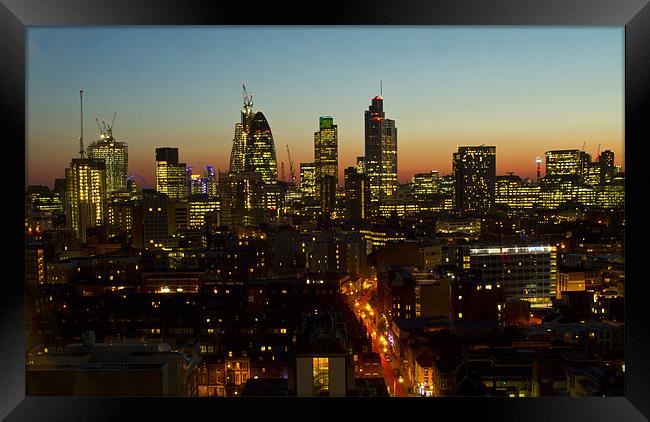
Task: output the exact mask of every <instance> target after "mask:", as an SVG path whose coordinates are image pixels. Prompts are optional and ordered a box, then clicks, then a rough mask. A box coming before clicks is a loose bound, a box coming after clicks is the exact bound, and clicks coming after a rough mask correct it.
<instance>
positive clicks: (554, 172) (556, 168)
mask: <svg viewBox="0 0 650 422" xmlns="http://www.w3.org/2000/svg"><path fill="white" fill-rule="evenodd" d="M581 163H582V159H581V154H580V151H579V150H577V149H568V150H555V151H546V176H547V177H554V176H567V175H581V173H582V171H581Z"/></svg>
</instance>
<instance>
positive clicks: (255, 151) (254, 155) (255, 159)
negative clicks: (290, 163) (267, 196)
mask: <svg viewBox="0 0 650 422" xmlns="http://www.w3.org/2000/svg"><path fill="white" fill-rule="evenodd" d="M244 171H246V172H253V173H259V174H260V175H261V176H262V182H264V184H266V185H272V184H275V183H277V181H278V165H277V162H276V159H275V144H274V143H273V134H272V133H271V127H270V126H269V122H268V121H267V120H266V117H265V116H264V114H263V113H262V112H261V111H258V112H257V113H255V115H254V116H253V119H252V120H251V124H250V128H249V133H248V139H247V141H246V155H245V158H244Z"/></svg>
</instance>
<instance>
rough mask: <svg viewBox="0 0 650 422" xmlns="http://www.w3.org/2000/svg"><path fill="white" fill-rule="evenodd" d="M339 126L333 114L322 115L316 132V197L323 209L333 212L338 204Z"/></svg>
mask: <svg viewBox="0 0 650 422" xmlns="http://www.w3.org/2000/svg"><path fill="white" fill-rule="evenodd" d="M338 167H339V166H338V127H337V126H336V125H335V124H334V118H333V117H331V116H321V117H320V119H319V131H318V132H314V168H315V179H316V180H315V182H316V197H317V198H319V200H320V204H321V211H322V212H325V213H328V214H331V213H332V212H333V211H334V207H335V205H336V188H337V186H338V169H339V168H338Z"/></svg>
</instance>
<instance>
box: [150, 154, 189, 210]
mask: <svg viewBox="0 0 650 422" xmlns="http://www.w3.org/2000/svg"><path fill="white" fill-rule="evenodd" d="M156 190H157V191H158V192H160V193H164V194H165V195H167V197H168V198H169V199H183V198H187V196H188V193H189V181H188V178H187V168H186V165H185V163H179V162H178V148H169V147H165V148H156Z"/></svg>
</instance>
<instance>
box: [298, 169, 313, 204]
mask: <svg viewBox="0 0 650 422" xmlns="http://www.w3.org/2000/svg"><path fill="white" fill-rule="evenodd" d="M300 192H302V195H303V196H305V197H309V198H316V169H315V166H314V163H300Z"/></svg>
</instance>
